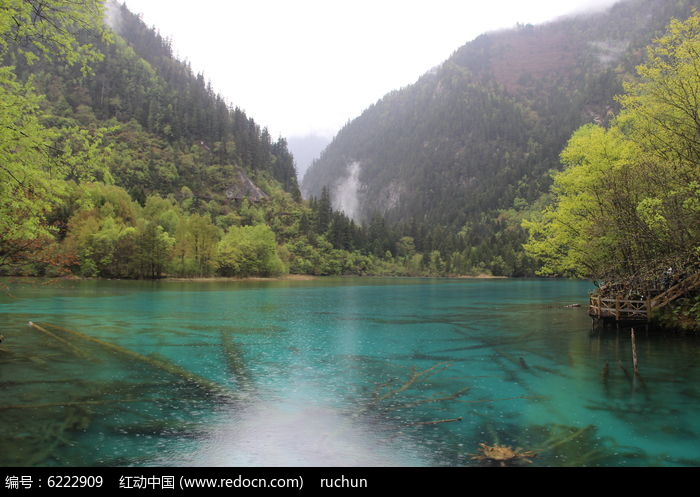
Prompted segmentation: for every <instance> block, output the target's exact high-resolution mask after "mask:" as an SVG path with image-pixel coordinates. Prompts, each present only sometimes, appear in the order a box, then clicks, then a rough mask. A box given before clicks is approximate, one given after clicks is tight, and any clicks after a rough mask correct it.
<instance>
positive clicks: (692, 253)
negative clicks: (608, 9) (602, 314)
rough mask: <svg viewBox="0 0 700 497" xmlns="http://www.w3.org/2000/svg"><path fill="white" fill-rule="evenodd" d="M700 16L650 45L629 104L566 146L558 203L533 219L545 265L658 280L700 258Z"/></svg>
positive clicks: (535, 244) (548, 270)
mask: <svg viewBox="0 0 700 497" xmlns="http://www.w3.org/2000/svg"><path fill="white" fill-rule="evenodd" d="M699 66H700V16H698V15H696V16H694V17H691V18H690V19H688V20H687V21H686V22H679V21H673V22H672V23H671V25H670V27H669V29H668V32H667V34H666V35H665V36H663V37H662V38H660V39H659V40H657V41H656V42H655V44H654V45H653V46H651V47H650V48H649V51H648V58H647V63H646V64H644V65H642V66H640V67H639V68H638V74H639V79H638V80H636V81H634V82H630V83H628V84H627V85H626V90H627V93H626V94H625V95H624V96H622V97H620V99H619V100H620V103H621V104H622V111H621V113H620V115H619V116H618V117H617V118H616V119H615V121H614V122H613V123H612V125H611V126H610V129H608V130H605V129H603V128H601V127H599V126H592V125H589V126H585V127H583V128H581V129H580V130H579V131H577V132H576V133H575V134H574V135H573V137H572V138H571V140H570V141H569V144H568V146H567V147H566V149H565V150H564V152H563V153H562V161H563V162H564V164H566V165H567V166H568V167H567V169H566V170H564V171H563V172H562V173H560V174H557V175H555V177H554V186H553V189H552V194H553V198H554V202H553V204H552V205H551V206H550V207H549V208H547V209H546V210H545V211H544V212H543V214H542V215H541V216H540V218H539V219H535V220H531V221H529V222H526V223H525V226H526V227H527V228H528V229H529V230H530V234H531V238H530V241H529V242H528V243H527V244H526V249H527V250H528V252H529V253H530V254H532V255H533V256H535V257H537V258H539V259H540V260H541V261H542V262H543V268H542V273H543V274H570V275H574V276H588V277H594V278H598V279H619V278H630V277H635V278H638V279H640V278H641V279H643V280H644V279H647V280H648V279H653V278H654V275H658V273H659V268H660V267H667V266H668V265H672V266H676V267H679V268H687V266H688V265H693V264H697V261H698V259H699V258H700V167H698V164H700V139H699V136H700V134H699V132H698V130H699V129H700V115H699V112H700V110H699V109H700V106H699V103H700V100H698V99H699V98H700V97H699V95H700V72H699V71H698V69H697V68H698V67H699Z"/></svg>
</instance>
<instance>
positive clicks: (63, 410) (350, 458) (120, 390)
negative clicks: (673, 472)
mask: <svg viewBox="0 0 700 497" xmlns="http://www.w3.org/2000/svg"><path fill="white" fill-rule="evenodd" d="M0 284H1V285H2V286H3V287H4V288H5V289H4V290H3V291H2V292H0V334H1V335H4V337H5V341H4V342H3V344H2V345H0V446H1V447H2V450H1V451H0V465H2V466H13V465H40V466H55V465H57V466H74V465H80V466H98V465H121V466H125V465H137V466H143V465H166V466H168V465H187V466H200V465H201V466H290V465H291V466H307V465H310V466H327V465H330V466H355V465H357V466H368V465H369V466H406V465H408V466H460V465H486V464H492V462H491V461H487V460H481V459H473V456H474V455H475V454H477V455H478V454H479V452H478V451H479V448H480V444H481V443H484V444H487V445H494V444H500V445H507V446H511V447H513V448H522V450H523V451H533V452H536V453H537V456H536V457H534V458H532V459H531V460H532V462H531V463H528V462H526V461H525V460H523V459H516V460H514V461H509V463H519V464H523V465H529V464H532V465H544V466H555V465H563V466H583V465H589V466H624V465H634V466H639V465H645V466H647V465H689V466H697V465H699V464H700V440H699V438H698V436H699V435H700V416H699V414H700V386H699V385H700V381H699V380H700V366H699V361H698V358H699V357H700V340H698V339H697V338H695V337H688V336H685V337H684V336H663V335H659V334H658V333H653V332H647V331H645V330H644V329H639V330H637V342H638V350H639V361H640V375H639V377H635V376H634V375H633V374H632V353H631V343H630V336H629V330H625V329H620V330H616V329H607V330H603V331H593V330H592V329H591V322H590V320H589V318H588V316H587V315H586V311H585V303H586V295H587V292H588V291H589V290H590V286H589V284H588V283H585V282H575V281H549V280H548V281H544V280H464V281H455V280H411V279H407V280H397V279H392V280H375V279H329V280H325V279H324V280H316V281H304V282H297V281H294V282H293V281H283V282H246V283H242V282H204V283H193V282H188V283H177V282H168V281H164V282H155V283H150V282H149V283H145V282H110V281H61V282H55V281H53V282H45V284H44V283H42V282H38V281H12V280H0ZM571 303H581V304H583V307H582V308H576V309H571V308H564V306H565V305H566V304H571ZM30 320H31V321H33V322H35V323H39V324H40V325H41V326H42V327H44V328H45V329H47V330H49V331H52V332H53V333H55V336H56V337H59V338H61V339H63V341H59V340H57V339H56V338H54V337H50V336H47V335H45V334H42V333H40V332H39V331H37V330H36V329H34V328H30V327H29V326H27V322H28V321H30ZM49 325H53V326H60V327H62V328H65V329H70V330H75V331H77V332H80V333H83V334H86V335H90V336H92V337H96V338H99V339H101V340H103V341H104V342H105V343H111V344H116V345H119V346H121V347H123V348H124V349H128V350H130V351H134V352H137V353H139V354H141V356H139V357H134V356H128V355H125V354H123V353H121V352H118V351H114V350H112V349H109V348H107V347H105V346H104V345H103V344H98V343H95V342H91V341H87V340H85V339H83V338H80V337H78V336H75V335H71V334H67V333H66V332H64V331H62V330H59V329H57V328H52V327H50V326H49ZM142 357H147V358H156V359H157V360H158V361H160V362H157V363H153V362H148V360H143V359H142ZM606 363H607V364H608V366H607V370H606V367H605V365H606ZM163 364H171V365H172V364H175V365H177V366H179V367H180V368H181V370H178V371H177V372H173V371H172V368H170V369H168V368H167V367H166V368H164V367H162V366H163ZM431 368H432V369H431ZM182 371H187V372H189V373H183V372H182ZM190 373H191V374H194V375H196V379H195V380H192V377H191V376H188V374H190ZM207 382H209V383H207ZM211 383H216V384H217V385H220V387H221V388H218V389H217V388H215V387H212V386H211ZM441 421H443V422H441ZM496 464H498V463H496Z"/></svg>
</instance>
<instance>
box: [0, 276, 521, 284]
mask: <svg viewBox="0 0 700 497" xmlns="http://www.w3.org/2000/svg"><path fill="white" fill-rule="evenodd" d="M0 278H2V279H8V280H20V281H22V280H24V281H31V280H47V281H154V282H155V281H163V282H177V283H187V282H192V283H203V282H226V281H230V282H255V281H316V280H323V279H327V278H367V279H376V278H386V279H442V280H509V279H519V278H515V277H511V276H493V275H490V274H479V275H474V276H468V275H449V276H431V275H423V276H403V275H381V274H371V275H367V274H343V275H318V276H317V275H310V274H287V275H284V276H268V277H266V276H246V277H225V276H197V277H191V278H183V277H172V278H171V277H164V278H159V279H153V280H132V279H126V278H83V277H81V276H75V275H66V276H54V277H46V276H17V275H15V276H1V275H0ZM525 278H526V279H527V278H530V277H525Z"/></svg>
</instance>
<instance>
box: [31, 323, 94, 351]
mask: <svg viewBox="0 0 700 497" xmlns="http://www.w3.org/2000/svg"><path fill="white" fill-rule="evenodd" d="M28 324H29V327H30V328H34V329H35V330H37V331H39V332H41V333H43V334H44V335H46V336H48V337H51V338H53V339H54V340H56V341H57V342H58V343H60V344H61V345H63V346H64V347H65V348H67V349H68V350H70V351H71V352H72V353H73V354H74V355H75V356H77V357H80V358H81V359H85V358H87V355H86V354H85V353H84V352H83V351H82V350H80V349H79V348H78V347H76V346H75V345H73V344H72V343H70V342H69V341H67V340H64V339H63V338H61V337H60V336H58V335H56V334H55V333H51V332H50V331H49V330H47V329H46V328H43V327H41V326H39V325H38V324H36V323H33V322H31V321H29V323H28Z"/></svg>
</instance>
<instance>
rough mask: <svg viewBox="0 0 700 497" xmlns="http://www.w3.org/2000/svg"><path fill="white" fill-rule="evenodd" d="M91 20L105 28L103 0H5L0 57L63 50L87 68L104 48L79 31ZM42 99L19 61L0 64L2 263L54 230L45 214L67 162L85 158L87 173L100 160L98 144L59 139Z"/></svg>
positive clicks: (0, 8)
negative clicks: (23, 79)
mask: <svg viewBox="0 0 700 497" xmlns="http://www.w3.org/2000/svg"><path fill="white" fill-rule="evenodd" d="M86 26H90V27H93V28H95V29H98V30H101V28H100V26H102V3H101V2H100V1H98V0H89V1H85V2H75V1H71V0H0V58H2V59H4V60H8V59H12V58H15V59H17V58H18V57H24V59H25V62H26V63H32V62H34V61H36V60H37V59H38V58H40V57H44V58H47V59H48V58H51V57H53V56H57V57H59V58H62V59H63V60H65V61H66V62H68V63H69V64H74V63H78V62H79V63H81V64H83V67H84V69H87V67H88V64H89V63H90V62H94V61H95V60H97V59H98V58H99V56H98V54H97V52H95V50H94V49H93V48H92V47H91V46H89V45H86V44H82V43H80V42H79V41H78V39H77V38H76V36H75V31H76V29H78V28H82V27H86ZM40 102H41V99H40V98H39V97H38V96H37V95H36V94H35V92H34V88H33V86H32V84H31V83H20V82H19V81H18V80H17V77H16V75H15V72H14V68H13V67H10V66H6V67H0V264H3V263H7V262H11V261H13V260H15V261H16V260H18V259H19V260H21V259H22V258H24V257H27V256H28V251H30V249H31V250H36V243H37V241H38V240H41V239H42V238H44V239H48V238H50V234H51V231H52V230H51V227H49V226H48V225H47V222H46V217H47V214H48V213H49V211H50V210H51V208H52V207H53V206H54V205H55V204H56V202H57V200H58V198H59V195H61V193H62V192H63V191H64V183H63V179H64V177H65V175H66V173H67V171H68V165H69V164H70V163H77V162H80V163H82V164H86V167H85V168H83V170H82V172H83V173H86V172H88V171H89V170H90V169H91V168H92V167H93V165H94V160H95V154H94V148H92V147H91V146H83V148H82V152H80V151H78V152H77V153H74V151H72V150H59V149H57V148H56V147H55V146H54V142H55V140H56V138H57V133H56V132H55V131H54V130H51V129H48V128H46V127H45V126H44V125H43V124H42V122H41V119H40V115H41V113H40V107H39V105H40ZM80 136H81V137H82V138H85V136H84V135H80ZM85 143H86V142H83V145H85ZM83 152H84V153H83Z"/></svg>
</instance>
